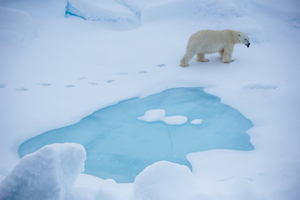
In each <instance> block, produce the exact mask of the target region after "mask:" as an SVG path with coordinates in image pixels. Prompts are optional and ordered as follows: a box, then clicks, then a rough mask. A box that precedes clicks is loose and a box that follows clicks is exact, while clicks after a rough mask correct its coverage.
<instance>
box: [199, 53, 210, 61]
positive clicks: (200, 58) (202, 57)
mask: <svg viewBox="0 0 300 200" xmlns="http://www.w3.org/2000/svg"><path fill="white" fill-rule="evenodd" d="M197 61H198V62H208V61H209V60H208V59H206V58H205V54H203V53H197Z"/></svg>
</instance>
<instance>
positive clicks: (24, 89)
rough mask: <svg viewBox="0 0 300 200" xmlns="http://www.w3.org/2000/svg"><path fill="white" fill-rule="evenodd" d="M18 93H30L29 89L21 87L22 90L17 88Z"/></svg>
mask: <svg viewBox="0 0 300 200" xmlns="http://www.w3.org/2000/svg"><path fill="white" fill-rule="evenodd" d="M15 90H16V91H19V92H25V91H28V90H29V88H26V87H20V88H17V89H15Z"/></svg>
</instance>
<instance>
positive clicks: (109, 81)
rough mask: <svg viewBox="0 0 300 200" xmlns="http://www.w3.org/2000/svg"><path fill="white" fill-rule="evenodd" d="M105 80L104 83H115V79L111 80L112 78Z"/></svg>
mask: <svg viewBox="0 0 300 200" xmlns="http://www.w3.org/2000/svg"><path fill="white" fill-rule="evenodd" d="M105 82H106V83H116V81H115V80H112V79H111V80H106V81H105Z"/></svg>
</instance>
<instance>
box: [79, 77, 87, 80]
mask: <svg viewBox="0 0 300 200" xmlns="http://www.w3.org/2000/svg"><path fill="white" fill-rule="evenodd" d="M85 79H87V77H84V76H83V77H78V78H77V80H85Z"/></svg>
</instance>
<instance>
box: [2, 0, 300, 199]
mask: <svg viewBox="0 0 300 200" xmlns="http://www.w3.org/2000/svg"><path fill="white" fill-rule="evenodd" d="M69 2H72V1H69ZM74 2H75V1H74ZM78 2H83V3H85V5H88V6H91V5H93V4H92V3H91V2H92V1H78ZM118 3H119V4H120V5H116V4H118ZM67 5H68V2H67V1H64V0H44V1H40V0H1V1H0V7H1V12H0V15H1V17H0V20H1V23H0V41H1V42H0V55H1V56H0V96H1V98H0V113H1V121H0V137H1V140H0V180H1V179H2V181H4V180H5V179H4V178H5V177H7V176H8V175H9V172H10V171H12V170H13V167H14V166H15V165H17V163H18V162H19V161H20V158H19V156H18V152H17V149H18V147H19V145H20V144H21V143H23V142H24V141H26V140H28V139H30V138H32V137H35V136H37V135H39V134H41V133H43V132H46V131H49V130H52V129H55V128H59V127H64V126H67V125H71V124H75V123H77V122H78V121H79V120H80V119H82V118H84V117H85V116H88V115H89V114H91V113H93V112H94V111H95V110H98V109H101V108H105V107H107V106H110V105H113V104H115V103H117V102H120V101H122V100H125V99H130V98H133V97H144V96H148V95H150V94H155V93H158V92H161V91H163V90H165V89H169V88H176V87H205V91H206V92H208V93H210V94H213V95H216V96H218V97H220V98H221V99H222V102H223V103H225V104H227V105H230V106H232V107H234V108H235V109H238V110H239V111H240V112H241V113H242V114H243V115H244V116H245V117H246V118H248V119H250V120H251V121H252V122H253V125H254V126H253V128H251V129H250V130H249V131H248V132H247V133H248V134H249V135H250V136H251V143H252V144H253V145H254V146H255V149H254V150H253V151H235V150H210V151H202V152H195V153H190V154H188V156H187V159H188V160H189V161H190V163H191V165H192V171H191V172H190V173H189V172H188V171H187V170H188V168H186V167H184V166H182V167H178V164H175V163H168V164H166V163H164V162H163V163H160V162H159V163H155V164H153V165H151V166H149V167H148V168H146V170H145V171H143V172H141V174H140V175H139V176H138V178H137V179H136V181H135V182H134V183H130V184H117V183H115V182H114V181H113V180H101V179H98V178H95V177H91V176H88V175H85V174H81V175H80V176H79V177H78V179H77V182H76V187H77V189H78V190H80V191H82V192H83V191H84V193H85V194H86V195H84V198H81V199H108V200H111V199H113V200H115V199H118V200H119V199H120V200H121V199H124V200H127V199H128V200H129V199H138V198H141V197H143V198H145V199H155V198H156V197H157V199H159V198H161V199H168V197H169V196H170V197H174V196H173V194H172V192H173V191H174V190H172V192H170V191H171V189H169V188H168V185H170V186H174V188H177V187H180V186H181V183H185V184H186V185H188V186H189V191H191V193H190V194H195V196H190V194H187V193H185V191H183V190H179V189H177V190H176V194H177V196H178V197H183V196H184V197H185V199H191V200H193V199H212V200H221V199H222V200H224V199H225V200H227V199H228V200H229V199H230V200H238V199H239V200H240V199H244V200H247V199H249V200H250V199H251V200H286V199H289V200H298V199H299V197H300V192H299V189H298V188H299V187H300V181H299V180H300V174H299V173H300V170H299V167H300V163H299V162H300V160H299V157H300V155H299V154H300V147H299V139H300V138H299V130H300V124H299V122H298V119H299V106H298V104H299V100H300V96H299V64H298V62H299V53H298V52H299V51H298V47H299V43H300V38H299V32H300V11H299V7H300V3H299V1H295V0H287V1H279V0H274V1H270V0H266V1H259V0H253V1H248V0H226V1H223V0H222V1H221V0H204V1H196V0H166V1H158V0H157V1H151V0H141V1H133V0H118V1H110V2H109V5H110V7H105V9H106V10H108V11H109V13H113V14H115V15H110V16H121V17H122V19H124V20H119V21H101V20H98V21H97V20H96V21H95V20H89V19H87V20H83V19H82V18H80V17H76V16H72V15H71V16H68V13H66V8H67ZM97 5H99V4H97ZM124 5H126V6H125V7H127V8H128V10H129V11H128V10H127V8H124ZM114 6H116V7H115V9H114ZM76 8H77V10H80V11H84V12H85V10H84V8H83V7H80V6H78V7H76ZM90 8H92V10H91V11H90V12H91V13H83V14H85V15H88V14H94V13H95V10H97V9H98V8H94V7H93V6H92V7H90ZM103 9H104V8H103ZM115 10H116V11H117V10H118V12H115ZM103 13H104V12H103ZM103 13H101V16H102V14H103ZM128 13H129V15H127V14H128ZM134 13H135V14H134ZM99 15H100V13H99ZM12 16H14V17H12ZM91 16H93V15H91ZM128 16H130V17H133V19H135V20H133V21H132V24H131V21H130V20H128ZM126 17H127V18H126ZM131 19H132V18H131ZM10 20H11V21H10ZM21 27H23V28H21ZM227 28H231V29H236V30H240V31H244V32H246V33H249V37H250V39H251V47H250V48H249V49H247V48H245V47H244V46H242V45H237V46H236V47H235V51H234V54H233V59H234V62H232V63H230V64H228V65H227V64H223V63H221V62H220V58H219V57H218V55H216V54H212V55H209V56H208V58H209V59H210V62H208V63H198V62H196V61H195V59H193V60H192V61H191V62H190V66H189V67H187V68H180V67H179V60H180V59H181V57H182V56H183V54H184V52H185V47H186V43H187V39H188V37H189V36H190V35H191V34H192V33H194V32H196V31H198V30H201V29H227ZM203 123H204V122H203ZM170 166H172V167H170ZM166 167H167V168H172V170H173V171H172V177H167V175H168V174H169V173H168V174H166V176H161V177H163V178H162V179H159V176H160V175H162V174H164V173H167V172H168V170H167V169H166ZM151 168H153V169H151ZM182 168H184V169H182ZM164 169H165V170H164ZM162 171H164V172H162ZM153 174H155V175H153ZM170 174H171V172H170ZM182 176H184V177H182ZM152 177H153V181H154V182H156V183H160V184H159V185H161V187H156V186H155V185H153V184H152V182H151V178H152ZM173 180H175V181H174V182H173ZM180 180H182V181H181V182H180ZM195 182H196V183H195ZM173 183H174V184H173ZM1 184H2V183H1ZM194 187H196V190H197V191H195V190H194V189H193V188H194ZM147 188H149V190H148V189H147ZM161 188H164V189H163V190H162V189H161ZM147 191H149V193H147ZM174 199H178V198H176V196H175V197H174Z"/></svg>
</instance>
